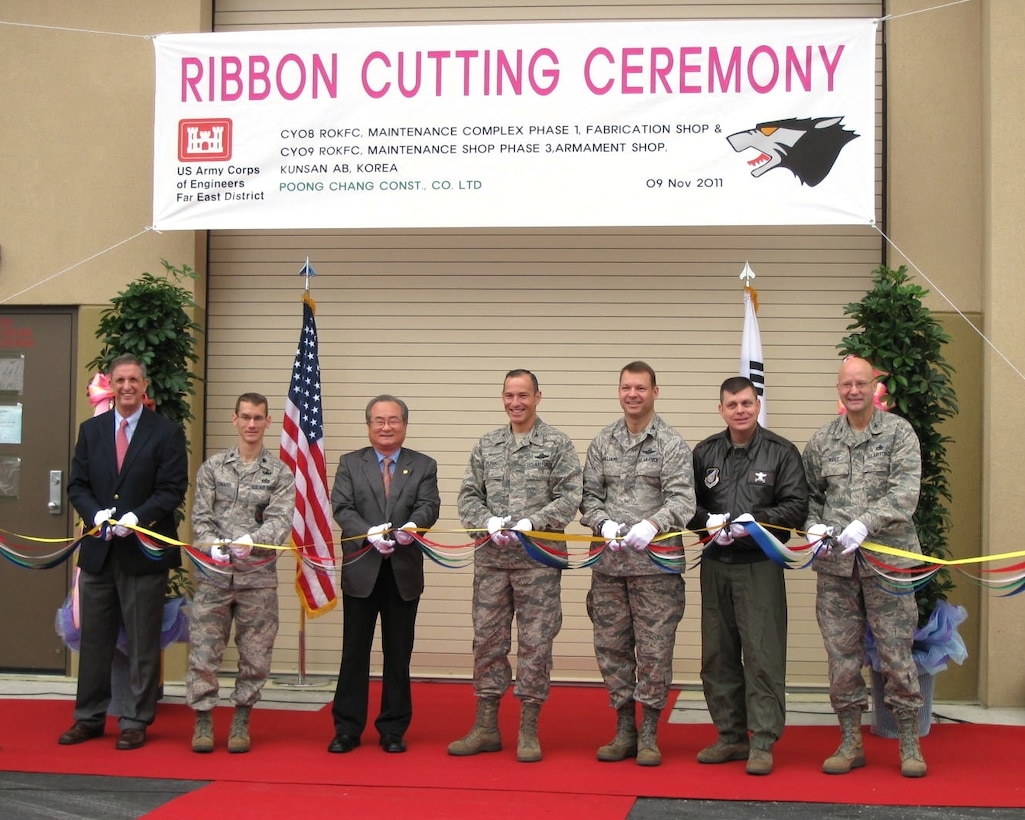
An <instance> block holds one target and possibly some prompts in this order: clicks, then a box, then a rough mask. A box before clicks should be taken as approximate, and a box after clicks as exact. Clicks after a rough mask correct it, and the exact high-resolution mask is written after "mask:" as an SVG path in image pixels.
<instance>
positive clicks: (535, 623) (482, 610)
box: [473, 567, 562, 703]
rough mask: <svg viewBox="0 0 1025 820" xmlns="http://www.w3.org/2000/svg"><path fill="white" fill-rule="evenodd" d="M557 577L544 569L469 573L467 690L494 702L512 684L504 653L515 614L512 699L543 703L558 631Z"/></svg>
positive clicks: (508, 647) (559, 581) (480, 569)
mask: <svg viewBox="0 0 1025 820" xmlns="http://www.w3.org/2000/svg"><path fill="white" fill-rule="evenodd" d="M561 589H562V573H561V572H560V571H559V570H557V569H552V568H550V567H538V568H537V569H495V568H493V567H476V568H475V569H474V573H473V687H474V691H475V692H476V694H477V697H483V698H500V697H502V695H503V694H505V691H506V689H508V688H509V684H510V683H511V682H512V667H511V666H510V664H509V652H510V650H511V649H512V619H513V613H514V612H515V614H516V644H517V649H516V689H515V692H516V697H518V698H522V699H523V700H529V701H534V702H536V703H544V701H545V700H547V699H548V690H549V687H550V684H551V677H552V641H554V640H555V636H556V635H558V634H559V630H560V629H561V628H562V599H561Z"/></svg>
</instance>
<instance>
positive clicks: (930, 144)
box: [0, 0, 1025, 706]
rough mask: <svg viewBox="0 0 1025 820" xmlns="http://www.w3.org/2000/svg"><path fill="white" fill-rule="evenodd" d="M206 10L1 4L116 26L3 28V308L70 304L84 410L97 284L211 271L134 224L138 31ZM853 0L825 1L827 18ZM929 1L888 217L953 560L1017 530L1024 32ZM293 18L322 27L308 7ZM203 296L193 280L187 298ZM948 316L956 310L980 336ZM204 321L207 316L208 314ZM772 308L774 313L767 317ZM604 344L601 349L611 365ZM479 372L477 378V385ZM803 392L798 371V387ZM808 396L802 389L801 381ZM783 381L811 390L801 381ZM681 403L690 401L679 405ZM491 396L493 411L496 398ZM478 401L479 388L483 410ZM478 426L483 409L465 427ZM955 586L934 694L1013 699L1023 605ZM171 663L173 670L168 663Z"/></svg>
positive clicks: (998, 13)
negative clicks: (76, 325)
mask: <svg viewBox="0 0 1025 820" xmlns="http://www.w3.org/2000/svg"><path fill="white" fill-rule="evenodd" d="M211 5H212V4H211V3H210V2H207V1H206V0H178V2H175V3H171V4H163V5H161V4H150V3H137V2H132V0H102V1H101V2H96V3H88V4H85V3H78V2H71V0H50V2H44V1H43V0H0V21H4V22H12V21H13V22H24V23H31V24H33V26H53V27H60V28H62V29H73V28H78V29H84V30H89V31H93V32H112V34H102V33H97V34H90V35H83V34H81V33H77V32H72V31H63V30H57V29H56V28H36V27H13V26H0V87H2V88H3V90H4V93H3V98H4V100H5V102H6V107H5V123H6V124H5V127H4V136H3V149H4V150H3V151H2V152H0V179H2V180H3V190H4V196H3V197H0V304H6V305H78V306H81V307H82V310H81V312H80V339H79V349H78V352H77V361H76V363H75V372H76V374H77V377H78V378H79V380H80V387H79V388H78V389H77V391H76V393H77V395H79V396H80V400H79V401H80V404H79V407H78V408H77V413H78V415H79V417H80V418H84V417H85V416H86V415H88V412H89V408H88V406H87V404H86V403H85V399H84V387H85V383H86V381H87V379H88V374H87V373H86V372H85V367H84V365H85V362H87V361H89V360H90V359H91V358H92V357H93V356H94V355H95V353H96V344H95V340H94V339H93V338H92V337H91V335H90V333H89V332H88V330H89V327H91V326H94V325H95V320H96V317H97V316H98V312H99V310H100V309H101V308H102V307H103V306H104V305H105V304H106V303H107V301H108V300H109V298H110V297H111V296H113V295H114V294H115V293H116V292H117V291H118V290H120V289H122V288H123V287H124V286H125V285H126V284H127V283H128V282H129V281H130V280H131V279H133V278H134V277H135V276H136V275H137V274H138V273H139V272H141V271H143V270H150V271H157V270H159V269H160V266H159V260H160V258H166V259H168V260H170V261H172V262H174V263H176V264H181V263H187V264H190V265H192V266H193V267H195V268H196V269H197V270H200V271H201V272H205V270H206V260H205V257H204V249H205V246H206V235H205V234H203V233H196V234H193V233H167V234H156V233H155V232H152V231H148V230H146V226H147V225H148V223H149V220H150V218H151V187H150V178H151V170H152V147H151V146H152V140H151V133H152V116H153V99H152V68H153V54H152V44H151V42H150V41H149V40H148V39H145V35H149V34H153V33H156V32H164V31H204V30H209V29H210V27H211V24H212V8H211ZM244 5H245V4H244V3H242V2H241V0H235V2H221V3H218V7H219V8H220V9H221V10H223V9H226V8H227V9H230V7H231V6H235V7H241V6H244ZM281 5H282V6H285V5H288V4H286V3H285V2H283V1H282V3H281ZM856 5H859V4H854V3H847V4H843V3H835V4H833V6H834V8H835V9H836V10H837V13H838V14H843V13H844V10H845V9H846V8H854V7H855V6H856ZM860 5H862V6H863V5H865V4H860ZM936 5H938V4H936V3H933V2H930V0H889V2H888V3H887V10H888V11H889V12H890V13H891V14H893V15H895V17H896V19H894V20H892V21H890V22H888V23H886V39H887V44H888V48H887V56H888V80H887V95H888V101H887V104H888V107H889V117H890V121H889V129H888V131H887V140H888V146H887V151H888V166H887V169H888V176H887V187H886V196H887V213H886V219H887V221H886V230H887V233H888V235H889V236H890V238H891V240H892V241H893V243H894V244H895V245H896V246H897V247H899V248H900V250H901V251H902V252H903V253H905V254H907V257H908V258H909V259H910V260H912V261H913V262H914V265H915V266H917V267H918V268H920V269H921V271H922V273H923V274H924V275H925V276H927V277H928V281H924V282H923V285H925V286H927V287H930V288H931V290H932V291H933V295H932V296H931V297H930V306H931V307H933V308H934V309H935V310H936V311H938V312H939V313H941V314H942V318H943V320H944V323H945V325H946V326H947V327H948V329H949V330H950V332H951V334H952V335H953V336H954V340H955V341H954V344H953V346H952V348H951V355H950V356H949V358H950V359H951V361H952V362H954V363H955V365H956V366H957V367H958V370H959V375H958V387H959V390H960V399H961V404H962V414H961V417H960V418H959V419H958V420H957V422H956V424H955V425H954V426H952V433H951V434H952V436H953V437H954V439H955V441H954V443H953V444H952V451H951V463H952V465H953V466H954V468H955V470H954V471H955V500H954V504H953V506H952V509H953V511H954V518H955V537H954V538H953V539H952V542H953V546H954V548H955V551H956V552H957V553H958V554H959V555H964V554H968V555H971V554H977V553H979V552H983V553H989V554H992V553H1000V552H1004V551H1007V550H1011V549H1017V548H1018V547H1017V544H1018V543H1019V541H1020V539H1019V538H1018V535H1017V531H1018V526H1017V518H1018V511H1019V510H1020V508H1021V489H1020V482H1019V481H1018V480H1017V473H1018V465H1020V464H1021V463H1022V456H1023V453H1022V450H1023V448H1025V444H1023V443H1022V441H1021V438H1020V436H1018V435H1017V431H1016V430H1015V429H1013V427H1012V425H1015V423H1016V422H1017V418H1016V415H1017V414H1016V413H1015V412H1014V410H1015V408H1017V407H1020V406H1022V398H1023V394H1025V378H1023V377H1022V374H1021V372H1018V371H1020V370H1021V369H1022V367H1023V361H1022V357H1021V351H1022V350H1023V349H1025V338H1023V337H1025V322H1023V321H1022V320H1023V317H1025V304H1023V301H1025V296H1023V295H1022V288H1021V287H1020V285H1019V283H1018V279H1019V278H1020V271H1021V270H1022V267H1023V266H1022V263H1023V261H1025V260H1023V258H1022V257H1023V255H1025V241H1023V240H1025V236H1023V216H1022V214H1025V202H1023V199H1025V192H1023V190H1022V186H1021V184H1020V173H1018V171H1017V168H1018V165H1017V163H1018V161H1019V160H1018V153H1019V151H1020V132H1021V130H1022V129H1021V125H1022V122H1021V121H1022V118H1023V116H1025V114H1023V112H1025V99H1023V96H1025V87H1023V84H1022V82H1021V79H1020V78H1021V77H1022V76H1025V65H1023V62H1025V55H1023V51H1022V48H1021V45H1020V44H1021V42H1023V37H1025V3H1019V2H1017V0H976V2H971V3H966V4H963V5H959V6H953V7H948V8H944V9H938V10H935V11H930V12H928V13H924V14H915V15H913V16H908V17H900V16H899V15H902V14H904V13H908V12H914V11H918V10H921V9H925V8H931V7H933V6H936ZM731 8H733V7H731V6H729V5H725V6H724V7H723V15H724V16H726V15H730V16H734V13H732V12H731V11H730V9H731ZM591 11H593V14H589V13H588V9H585V8H581V16H582V17H587V16H590V17H592V18H593V19H610V17H616V16H617V15H618V16H621V9H616V8H615V7H614V6H609V5H608V4H606V5H598V6H595V7H594V8H593V9H592V10H591ZM421 12H422V13H421V14H420V16H419V17H418V18H417V21H418V22H428V21H433V22H442V20H440V19H435V17H436V15H437V9H436V8H435V7H434V6H431V5H429V4H423V8H422V9H421ZM352 14H353V20H354V21H355V22H358V21H359V20H360V19H363V20H373V19H379V18H377V17H373V16H372V14H371V12H370V10H369V9H364V10H363V11H359V10H354V11H353V12H352ZM396 14H397V15H398V16H397V17H396V19H395V20H394V22H405V21H406V20H407V19H409V16H408V13H407V12H402V13H401V14H399V13H398V12H396ZM460 14H462V18H460V17H459V15H460ZM473 14H474V12H473V11H472V10H471V9H469V8H467V9H464V10H463V11H462V12H458V11H453V12H452V16H450V17H448V18H447V19H472V15H473ZM432 15H433V16H432ZM542 15H543V10H542ZM745 16H746V15H745ZM428 18H429V19H428ZM238 19H239V25H240V26H241V27H246V26H249V25H252V20H247V19H245V14H244V13H243V12H242V11H240V12H239V18H238ZM503 19H505V18H503ZM304 21H305V22H306V23H307V24H309V25H319V24H322V21H321V20H319V19H314V18H313V17H309V16H308V15H307V17H306V18H304ZM122 35H131V36H128V37H125V36H122ZM671 244H672V243H670V245H671ZM671 250H672V248H671V247H669V248H667V251H668V252H671ZM902 261H904V260H902V258H901V256H900V254H899V253H898V252H897V251H896V250H893V251H892V252H891V253H890V254H889V256H888V262H890V263H891V264H894V265H897V264H900V263H902ZM667 264H668V261H667ZM862 275H863V276H865V281H867V275H865V273H864V272H863V273H862ZM838 284H839V283H838ZM863 284H864V282H862V283H859V284H858V287H861V286H862V285H863ZM793 286H794V287H801V284H800V283H798V282H796V281H795V282H794V283H793ZM940 291H942V292H943V293H944V294H946V296H947V297H948V299H947V300H944V299H943V298H942V297H941V296H940ZM205 292H206V283H205V281H202V280H201V281H200V282H199V283H197V298H198V299H199V300H200V301H201V302H202V300H203V299H204V296H205ZM813 298H814V296H813ZM855 298H856V297H855ZM948 300H949V301H948ZM831 309H833V308H831ZM958 311H964V312H965V313H967V314H968V317H969V318H970V319H971V320H972V321H973V322H974V323H975V324H976V326H978V327H979V328H981V329H982V330H983V331H984V332H985V334H986V335H987V337H988V339H989V342H990V343H991V345H990V344H989V343H986V342H984V341H983V340H981V339H980V338H979V336H978V335H977V334H976V333H975V332H974V331H973V330H972V329H971V327H970V326H969V325H968V324H967V323H966V322H965V319H964V318H963V317H962V316H960V315H959V314H958ZM200 320H201V322H202V323H203V324H206V320H205V314H202V313H201V315H200ZM780 321H781V323H782V322H784V321H785V319H783V320H780ZM768 322H769V323H770V326H771V322H772V318H771V315H770V317H769V318H768ZM765 332H766V327H765V323H764V322H763V333H765ZM822 333H823V334H824V329H823V331H822ZM817 341H818V342H819V343H821V339H818V340H817ZM1000 354H1003V355H1005V356H1007V358H1008V359H1010V364H1009V363H1008V362H1007V361H1005V360H1004V359H1003V358H1002V357H1001V355H1000ZM614 358H616V354H615V352H610V353H609V359H610V361H611V360H612V359H614ZM619 358H622V356H620V357H619ZM616 361H618V359H616ZM824 376H825V374H824V373H819V374H817V375H816V377H815V380H816V385H819V384H820V383H821V384H823V385H824V384H825V381H824ZM488 385H489V382H488V381H487V378H486V376H485V374H481V376H480V385H479V386H480V388H481V391H479V392H480V393H481V395H482V396H484V395H486V393H485V392H483V391H484V389H485V388H486V387H487V386H488ZM799 388H800V385H794V389H795V391H799ZM698 392H699V393H700V392H701V391H698ZM820 392H822V391H820V390H819V388H818V387H816V389H815V395H816V396H818V394H819V393H820ZM702 395H703V393H702ZM794 395H795V396H798V395H799V400H801V401H803V400H806V397H805V395H804V394H799V392H795V394H794ZM823 395H824V393H823ZM552 396H553V399H554V398H555V395H554V393H553V394H552ZM819 398H821V396H819ZM680 399H683V401H684V405H685V406H686V408H687V409H686V410H685V409H684V405H680V404H676V403H675V402H678V401H679V400H680ZM701 399H702V397H701V396H699V395H697V394H694V395H689V394H680V395H678V397H677V398H676V399H675V401H674V404H673V405H671V406H673V407H674V409H678V410H679V411H680V412H688V413H693V414H694V416H693V421H695V425H694V427H695V429H694V430H693V431H688V438H690V439H693V438H694V436H693V435H691V434H690V433H691V432H695V433H696V432H698V431H700V430H701V429H702V428H703V427H706V426H707V429H709V430H710V429H711V426H712V424H713V423H714V419H712V418H710V417H709V414H708V413H704V412H701V413H699V412H698V411H699V409H702V410H703V407H702V406H701V405H700V402H701ZM494 404H495V408H494V410H495V412H494V413H493V414H492V416H493V420H494V421H495V423H498V421H500V419H499V417H498V413H499V412H500V408H499V407H498V405H497V399H495V400H494ZM568 405H569V399H566V398H562V399H559V400H557V401H554V402H551V403H550V404H549V406H552V407H553V409H554V410H555V411H556V412H558V411H559V410H560V409H565V408H566V407H567V406H568ZM487 407H488V404H487V400H486V399H482V400H481V404H480V406H479V407H478V410H479V412H480V418H481V420H482V422H483V420H484V419H486V418H488V415H487V414H488V410H487ZM218 409H223V408H218ZM197 410H200V411H201V410H202V406H201V405H200V406H197ZM594 411H595V412H594V415H595V418H597V417H598V416H601V417H602V418H604V417H606V416H613V415H614V414H615V412H616V408H615V405H614V398H611V399H610V401H609V402H608V403H607V404H605V405H601V406H596V407H595V408H594ZM220 421H221V420H220V419H219V418H218V419H217V420H214V419H213V418H212V419H211V424H210V427H211V429H212V430H214V431H215V432H214V438H215V439H217V437H218V436H219V435H220V434H221V432H222V429H223V425H222V424H220ZM591 426H594V425H591ZM681 426H685V425H681ZM953 427H956V432H955V431H954V429H953ZM483 429H485V427H484V426H483V423H482V425H481V426H480V429H479V430H478V429H475V430H474V433H475V434H476V433H479V432H480V431H482V430H483ZM783 432H788V431H787V430H784V431H783ZM791 434H792V435H795V437H796V435H797V434H799V433H798V431H791ZM190 438H191V439H192V441H193V442H194V445H195V443H198V442H202V441H203V433H202V428H201V427H199V426H197V427H196V428H195V429H194V431H193V432H192V433H190ZM346 440H347V443H348V442H349V441H351V443H352V445H353V446H355V444H356V443H358V442H357V431H352V433H351V434H346ZM216 443H217V444H218V445H219V444H220V443H221V442H220V441H217V442H216ZM980 451H981V453H982V459H981V460H980V459H979V458H978V454H979V453H980ZM194 460H195V453H194ZM693 586H695V585H692V587H693ZM572 594H573V595H579V594H580V591H574V592H573V593H572ZM955 600H957V602H959V603H964V604H965V605H966V606H968V607H969V609H970V611H971V612H972V617H971V619H970V621H969V624H968V625H966V626H968V629H967V630H966V637H967V638H968V640H969V646H970V649H971V653H972V658H971V660H970V661H969V664H968V665H966V667H964V668H963V669H959V670H954V671H953V672H952V673H951V674H950V675H949V677H941V679H940V682H939V691H940V692H941V693H945V692H946V691H947V688H948V687H949V688H950V690H951V691H952V692H954V693H955V694H956V696H959V697H967V698H969V699H972V698H975V697H978V698H979V699H980V700H982V702H984V703H986V704H988V705H992V706H999V705H1025V648H1022V645H1021V642H1020V641H1019V640H1016V639H1017V637H1018V631H1019V628H1020V625H1021V623H1022V616H1023V607H1025V602H1023V601H1022V600H1021V599H1020V598H1014V599H1001V598H996V597H994V596H993V595H991V594H990V593H986V592H982V593H980V592H979V590H978V587H977V585H974V584H973V582H971V581H968V580H963V581H961V582H960V583H959V586H958V590H957V592H956V593H955ZM690 612H691V614H693V613H694V609H693V608H690ZM972 624H974V626H972ZM585 626H586V625H585ZM336 646H337V645H336V644H335V645H333V646H332V647H331V649H332V651H335V647H336ZM687 651H688V652H690V651H691V650H690V649H688V650H687ZM175 663H176V664H177V665H178V666H180V665H181V664H180V662H178V661H175ZM169 676H170V677H177V676H180V673H179V672H177V671H176V669H174V668H169Z"/></svg>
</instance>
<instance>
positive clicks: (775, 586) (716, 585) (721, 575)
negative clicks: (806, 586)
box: [701, 559, 787, 750]
mask: <svg viewBox="0 0 1025 820" xmlns="http://www.w3.org/2000/svg"><path fill="white" fill-rule="evenodd" d="M786 671H787V590H786V586H785V584H784V582H783V570H782V568H781V567H779V566H777V565H776V564H774V563H773V562H772V561H755V562H754V563H750V564H727V563H725V562H722V561H714V560H711V559H708V560H705V561H702V562H701V683H702V686H703V688H704V691H705V702H706V703H707V704H708V712H709V714H710V715H711V716H712V722H713V723H715V728H716V729H717V730H718V732H719V737H721V738H722V739H723V740H724V741H726V742H727V743H739V742H741V741H743V740H746V739H747V733H748V730H750V731H751V734H752V735H753V737H752V739H751V745H752V746H754V748H756V749H765V750H770V749H772V745H773V744H774V743H775V742H776V741H777V740H779V738H780V736H781V735H782V734H783V725H784V723H785V722H786V688H785V685H784V682H785V680H786Z"/></svg>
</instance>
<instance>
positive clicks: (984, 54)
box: [886, 0, 1025, 706]
mask: <svg viewBox="0 0 1025 820" xmlns="http://www.w3.org/2000/svg"><path fill="white" fill-rule="evenodd" d="M935 5H936V4H934V3H931V2H928V1H927V0H891V1H890V2H889V3H888V4H887V10H888V12H889V13H890V14H892V15H893V16H894V19H893V20H891V21H890V22H888V23H887V24H886V26H887V30H886V43H887V110H888V116H889V120H888V129H887V140H888V145H887V169H888V176H887V225H888V235H889V237H890V239H891V240H892V242H893V247H891V250H890V252H889V253H888V262H889V264H891V265H892V266H898V265H900V264H907V265H909V267H911V268H912V269H916V270H917V271H918V274H919V275H918V276H917V277H916V278H917V281H918V282H919V283H920V284H921V285H922V286H923V287H927V288H929V289H930V290H931V294H930V296H929V298H928V300H927V304H928V305H929V306H930V307H931V308H932V309H933V310H935V311H937V312H938V313H939V314H941V315H942V319H943V322H944V325H945V327H946V328H947V330H948V331H949V332H950V333H951V335H952V336H953V337H954V342H953V344H952V345H951V349H950V355H949V356H948V358H949V360H950V361H951V362H952V363H953V364H954V365H955V367H956V369H957V376H956V379H955V386H956V389H957V391H958V398H959V402H960V407H961V413H960V416H959V418H958V419H956V420H953V421H952V422H951V424H950V425H949V431H948V434H949V435H950V436H951V438H952V441H951V444H950V463H951V468H952V471H951V476H952V490H953V494H954V499H953V503H952V505H951V512H952V523H953V527H952V531H951V548H952V550H953V552H954V554H955V557H970V556H973V555H979V554H983V555H992V554H1000V553H1004V552H1008V551H1013V550H1018V549H1020V542H1021V538H1020V536H1019V535H1018V518H1019V512H1020V510H1021V505H1022V489H1021V486H1020V482H1019V481H1018V480H1017V473H1018V469H1017V466H1016V465H1019V464H1020V463H1021V461H1022V456H1023V444H1022V440H1021V437H1020V435H1019V434H1018V432H1017V431H1016V430H1015V429H1013V425H1015V421H1016V418H1015V416H1016V414H1015V413H1013V411H1010V410H1009V409H1008V408H1012V407H1015V406H1017V405H1020V404H1021V402H1022V400H1023V399H1025V376H1023V374H1022V371H1023V370H1025V357H1023V356H1022V350H1025V344H1023V342H1025V338H1023V337H1025V325H1023V321H1022V318H1023V312H1025V298H1023V289H1022V287H1021V284H1020V280H1021V270H1022V263H1023V262H1025V259H1023V255H1025V242H1023V239H1025V237H1023V227H1022V226H1023V216H1022V215H1023V214H1025V193H1023V190H1022V185H1021V174H1020V172H1019V170H1018V168H1019V163H1020V158H1019V156H1018V155H1019V154H1020V133H1021V130H1022V126H1023V125H1025V86H1023V84H1022V82H1021V77H1022V76H1023V72H1025V51H1023V50H1022V47H1021V43H1022V37H1023V36H1025V3H1019V2H1016V1H1015V0H978V2H971V3H965V4H961V5H957V6H950V7H947V8H942V9H936V10H935V11H930V12H928V13H921V14H914V12H917V11H920V10H922V9H926V8H931V7H933V6H935ZM903 15H908V16H903ZM898 249H899V250H898ZM962 314H964V315H962ZM973 326H974V327H973ZM983 334H984V336H985V339H984V338H983ZM1005 357H1006V359H1005ZM1004 563H1005V564H1006V563H1007V562H1004ZM955 579H956V580H957V583H958V586H957V589H956V590H955V592H954V593H953V595H952V596H951V600H952V601H954V602H956V603H960V604H963V605H965V606H966V607H967V608H968V610H969V620H968V621H967V622H966V623H965V625H964V626H963V627H962V629H961V631H962V633H963V635H964V637H965V638H966V642H967V643H968V647H969V652H970V657H969V661H968V663H966V664H965V666H964V667H962V668H954V669H952V670H951V671H950V672H949V673H944V674H943V675H941V676H940V677H939V678H938V679H937V693H938V695H939V696H941V697H943V696H957V697H968V698H971V697H973V692H974V693H977V697H978V699H979V700H980V701H981V702H982V703H984V704H986V705H989V706H1008V705H1019V706H1020V705H1022V704H1025V650H1023V648H1022V644H1021V641H1020V640H1018V639H1017V636H1018V635H1019V633H1020V629H1021V625H1022V623H1023V616H1025V601H1022V600H1021V598H1020V597H1015V598H1000V597H997V596H996V595H994V594H993V593H990V592H987V591H984V590H982V589H981V588H980V586H979V585H978V584H977V583H975V582H974V581H972V580H970V579H967V578H964V577H959V576H958V575H955Z"/></svg>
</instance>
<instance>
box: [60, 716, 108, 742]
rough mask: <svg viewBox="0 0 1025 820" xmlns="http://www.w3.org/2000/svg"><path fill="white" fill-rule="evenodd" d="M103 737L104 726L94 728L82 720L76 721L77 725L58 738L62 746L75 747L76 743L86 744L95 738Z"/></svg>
mask: <svg viewBox="0 0 1025 820" xmlns="http://www.w3.org/2000/svg"><path fill="white" fill-rule="evenodd" d="M97 737H103V724H102V723H101V724H100V725H99V726H92V725H90V724H88V723H85V722H84V721H81V720H76V721H75V725H74V726H72V727H71V728H70V729H68V730H67V731H66V732H65V733H64V734H62V735H61V736H60V737H59V738H57V742H58V743H59V744H60V745H61V746H74V745H75V744H76V743H85V742H86V741H87V740H92V739H93V738H97Z"/></svg>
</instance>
